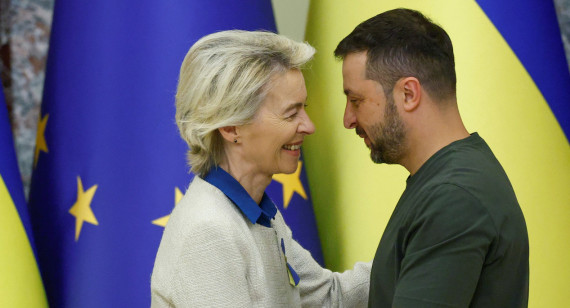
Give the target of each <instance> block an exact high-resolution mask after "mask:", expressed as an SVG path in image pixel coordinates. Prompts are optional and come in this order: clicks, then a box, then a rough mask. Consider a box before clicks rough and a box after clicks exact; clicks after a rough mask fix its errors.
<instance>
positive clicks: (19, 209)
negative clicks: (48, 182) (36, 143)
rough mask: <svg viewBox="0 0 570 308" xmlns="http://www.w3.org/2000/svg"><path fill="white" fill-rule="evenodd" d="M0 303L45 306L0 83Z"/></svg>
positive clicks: (2, 304) (13, 305)
mask: <svg viewBox="0 0 570 308" xmlns="http://www.w3.org/2000/svg"><path fill="white" fill-rule="evenodd" d="M0 251H2V253H1V254H0V307H46V306H47V301H46V296H45V292H44V287H43V285H42V280H41V277H40V272H39V270H38V265H37V262H36V257H35V255H34V240H33V237H32V229H31V225H30V219H29V214H28V208H27V207H26V200H25V199H24V190H23V187H22V181H21V178H20V170H19V169H18V163H17V161H16V153H15V151H14V142H13V138H12V129H11V127H10V121H9V117H8V112H7V108H6V102H5V100H4V91H3V89H2V87H1V86H0Z"/></svg>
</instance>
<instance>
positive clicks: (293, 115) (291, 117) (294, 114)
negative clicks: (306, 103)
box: [287, 112, 297, 119]
mask: <svg viewBox="0 0 570 308" xmlns="http://www.w3.org/2000/svg"><path fill="white" fill-rule="evenodd" d="M296 116H297V112H295V113H293V114H292V115H290V116H288V117H287V119H294V118H295V117H296Z"/></svg>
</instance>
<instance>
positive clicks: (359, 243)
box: [305, 0, 570, 307]
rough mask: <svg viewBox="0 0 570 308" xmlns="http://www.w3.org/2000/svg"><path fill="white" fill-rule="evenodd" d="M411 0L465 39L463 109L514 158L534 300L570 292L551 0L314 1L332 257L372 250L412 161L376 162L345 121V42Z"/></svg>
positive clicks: (459, 50) (314, 112) (320, 155)
mask: <svg viewBox="0 0 570 308" xmlns="http://www.w3.org/2000/svg"><path fill="white" fill-rule="evenodd" d="M402 6H405V7H407V8H411V9H416V10H419V11H421V12H423V13H424V14H426V15H427V16H428V17H430V18H432V19H433V20H434V21H435V22H437V23H438V24H440V25H442V26H443V28H444V29H446V31H447V32H448V33H449V35H450V36H451V40H452V41H453V44H454V50H455V56H456V69H457V81H458V84H457V98H458V104H459V109H460V112H461V114H462V117H463V119H464V122H465V124H466V126H467V129H468V130H469V131H471V132H473V131H478V132H479V133H480V134H481V136H482V137H483V138H485V140H486V141H487V142H488V143H489V145H490V147H491V148H492V149H493V151H494V153H495V154H496V156H497V158H498V159H499V161H500V162H501V163H502V165H503V167H504V168H505V170H506V172H507V174H508V175H509V178H510V179H511V182H512V184H513V186H514V189H515V192H516V194H517V197H518V199H519V203H520V205H521V208H522V209H523V212H524V214H525V218H526V221H527V226H528V232H529V240H530V295H529V305H530V306H531V307H562V306H565V305H567V303H568V302H570V293H569V292H568V291H567V288H568V286H569V285H570V267H569V266H567V263H568V260H570V241H568V240H567V239H566V238H567V235H568V234H570V193H568V187H570V147H569V143H568V137H569V136H570V131H569V126H570V121H569V119H570V112H569V107H570V74H569V72H568V65H567V62H566V59H565V57H564V53H563V46H562V43H561V36H560V30H559V28H558V24H557V22H556V15H555V10H554V4H553V2H552V1H550V0H548V1H547V0H519V1H514V0H508V1H493V0H478V1H474V0H460V1H458V0H438V1H426V0H409V1H395V0H385V1H371V0H368V1H367V0H354V1H350V2H347V1H340V0H333V1H323V0H315V1H312V2H311V6H310V9H309V18H308V26H307V40H308V42H309V43H311V44H313V45H314V46H315V47H316V48H317V50H318V51H319V52H318V53H317V55H316V58H315V61H314V62H313V66H312V68H313V70H312V71H311V72H310V73H309V74H308V75H307V86H308V92H309V98H310V100H311V101H313V103H312V104H311V108H310V109H309V110H308V112H309V113H310V115H311V117H312V118H313V120H314V122H315V125H316V126H317V128H318V129H317V132H316V133H315V135H314V137H312V138H308V139H307V142H306V148H305V155H306V161H307V168H308V175H309V180H310V183H311V184H312V185H311V192H312V194H313V200H314V204H315V214H316V216H317V220H318V221H319V231H320V234H326V235H327V236H323V237H322V240H323V252H324V255H325V259H326V260H327V263H328V265H329V266H331V267H332V268H334V269H336V270H343V269H346V268H350V267H351V265H352V264H353V263H354V262H355V261H357V260H362V259H372V258H373V255H374V252H375V250H376V247H377V245H378V242H379V240H380V236H381V234H382V232H383V231H384V228H385V226H386V223H387V221H388V219H389V218H390V215H391V213H392V211H393V209H394V206H395V205H396V203H397V201H398V198H399V197H400V195H401V193H402V192H403V190H404V187H405V179H406V177H407V176H408V173H407V172H406V170H405V169H403V168H402V167H400V166H387V165H375V164H373V163H372V162H371V161H370V159H369V150H368V149H367V148H366V147H365V146H364V145H363V144H362V141H361V140H360V139H359V138H356V137H355V135H354V132H353V131H348V130H346V129H344V127H343V125H342V117H343V112H344V107H345V97H344V95H343V93H342V75H341V63H340V62H338V61H336V60H335V59H334V57H333V50H334V49H335V47H336V45H337V44H338V42H339V41H340V40H341V39H342V38H344V37H345V36H346V35H348V34H349V33H350V32H351V31H352V30H353V29H354V27H356V26H357V25H358V24H359V23H360V22H362V21H364V20H366V19H368V18H370V17H372V16H375V15H377V14H379V13H381V12H383V11H387V10H391V9H395V8H398V7H402Z"/></svg>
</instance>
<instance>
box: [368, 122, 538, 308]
mask: <svg viewBox="0 0 570 308" xmlns="http://www.w3.org/2000/svg"><path fill="white" fill-rule="evenodd" d="M528 249H529V248H528V234H527V229H526V223H525V220H524V217H523V213H522V211H521V209H520V206H519V204H518V201H517V199H516V196H515V193H514V191H513V188H512V186H511V184H510V182H509V179H508V177H507V175H506V174H505V171H504V170H503V168H502V167H501V165H500V164H499V162H498V161H497V159H496V158H495V156H494V155H493V152H492V151H491V149H490V148H489V147H488V146H487V144H486V143H485V141H484V140H483V139H482V138H481V137H479V135H478V134H477V133H474V134H472V135H471V136H470V137H468V138H465V139H462V140H458V141H456V142H453V143H451V144H450V145H448V146H446V147H444V148H443V149H441V150H440V151H438V152H437V153H436V154H434V155H433V156H432V157H431V158H430V159H429V160H428V161H427V162H426V163H425V164H424V165H423V166H422V167H421V168H420V169H419V170H418V172H417V173H416V174H414V175H413V176H411V177H409V178H408V180H407V186H406V190H405V191H404V193H403V194H402V196H401V197H400V200H399V201H398V204H397V205H396V208H395V209H394V212H393V213H392V217H391V218H390V221H389V222H388V225H387V226H386V230H385V231H384V234H383V235H382V239H381V240H380V245H379V246H378V250H377V251H376V256H375V257H374V262H373V265H372V273H371V279H370V298H369V306H370V307H414V308H415V307H526V306H527V305H528V275H529V266H528Z"/></svg>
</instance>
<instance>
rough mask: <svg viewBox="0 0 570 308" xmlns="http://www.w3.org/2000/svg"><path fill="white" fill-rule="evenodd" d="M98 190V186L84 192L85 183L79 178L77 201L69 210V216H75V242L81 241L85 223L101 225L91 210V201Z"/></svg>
mask: <svg viewBox="0 0 570 308" xmlns="http://www.w3.org/2000/svg"><path fill="white" fill-rule="evenodd" d="M96 190H97V185H94V186H91V188H89V189H88V190H87V191H84V190H83V183H81V178H80V177H79V176H78V177H77V201H75V203H74V204H73V206H72V207H71V209H69V214H71V215H73V216H75V241H76V242H77V240H78V239H79V234H80V233H81V228H82V227H83V222H88V223H90V224H93V225H96V226H97V225H99V223H98V222H97V218H95V214H93V210H91V201H92V200H93V196H94V195H95V191H96Z"/></svg>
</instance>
